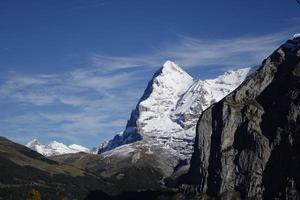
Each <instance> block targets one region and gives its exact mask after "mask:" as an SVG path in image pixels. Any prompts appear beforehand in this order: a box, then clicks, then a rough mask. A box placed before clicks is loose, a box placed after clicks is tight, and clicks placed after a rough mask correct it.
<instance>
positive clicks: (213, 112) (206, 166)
mask: <svg viewBox="0 0 300 200" xmlns="http://www.w3.org/2000/svg"><path fill="white" fill-rule="evenodd" d="M299 169H300V40H299V39H298V38H294V39H291V40H289V41H287V43H285V44H284V45H282V46H281V47H280V48H279V49H277V50H276V51H275V52H274V53H273V54H272V55H271V56H270V57H268V58H267V59H265V60H264V62H263V63H262V66H261V67H260V68H259V69H258V70H257V71H256V72H255V73H254V74H252V75H251V76H250V77H248V78H247V79H246V80H245V81H244V82H243V83H242V85H241V86H239V87H238V88H237V89H236V90H235V91H234V92H232V93H231V94H229V95H228V96H227V97H225V98H224V99H222V100H221V101H220V102H218V103H216V104H214V105H212V106H211V107H210V108H208V109H207V110H206V111H204V112H203V113H202V115H201V116H200V119H199V121H198V124H197V134H196V140H195V147H194V153H193V156H192V160H191V167H190V169H189V173H188V174H187V175H186V177H184V178H183V179H184V183H185V185H183V187H185V188H187V189H188V190H189V191H191V190H194V191H198V192H200V193H206V194H208V195H210V196H214V197H221V199H233V198H235V197H236V198H242V199H245V198H247V199H276V198H279V199H299V198H300V196H299V194H300V188H299V187H300V171H299Z"/></svg>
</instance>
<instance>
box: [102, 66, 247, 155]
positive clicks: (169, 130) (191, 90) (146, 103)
mask: <svg viewBox="0 0 300 200" xmlns="http://www.w3.org/2000/svg"><path fill="white" fill-rule="evenodd" d="M249 71H250V68H245V69H240V70H234V71H228V72H226V73H224V74H223V75H221V76H219V77H217V78H215V79H208V80H194V79H193V78H192V77H191V76H190V75H189V74H188V73H186V72H185V71H184V70H183V69H182V68H180V67H179V66H178V65H176V64H175V63H173V62H171V61H166V62H165V63H164V65H163V67H161V68H160V69H159V70H158V71H157V72H156V73H155V74H154V76H153V78H152V80H151V81H150V82H149V83H148V86H147V88H146V90H145V92H144V94H143V96H142V98H141V99H140V101H139V102H138V104H137V105H136V108H135V109H134V110H133V111H132V113H131V117H130V119H129V120H128V122H127V125H126V128H125V130H124V131H123V132H122V134H117V135H116V136H115V137H114V138H113V139H112V140H110V141H108V142H105V143H103V144H102V145H100V148H99V152H100V153H101V152H105V151H109V150H111V149H114V148H116V147H118V146H121V145H124V144H128V143H133V142H135V141H138V140H143V141H144V142H147V143H150V144H151V143H153V142H154V143H155V144H162V145H163V146H164V147H166V148H169V149H172V150H173V151H175V152H177V153H178V154H179V156H183V157H188V155H190V153H191V152H192V149H193V146H192V145H193V139H194V137H195V127H196V123H197V120H198V118H199V115H200V114H201V112H202V111H203V110H204V109H206V108H207V107H209V106H210V105H211V104H212V103H214V102H216V101H219V100H220V99H222V98H223V97H224V96H226V95H227V94H228V93H230V92H231V91H233V90H234V89H235V88H236V87H238V86H239V84H240V83H241V82H242V81H243V80H244V79H245V78H246V77H247V75H248V74H249Z"/></svg>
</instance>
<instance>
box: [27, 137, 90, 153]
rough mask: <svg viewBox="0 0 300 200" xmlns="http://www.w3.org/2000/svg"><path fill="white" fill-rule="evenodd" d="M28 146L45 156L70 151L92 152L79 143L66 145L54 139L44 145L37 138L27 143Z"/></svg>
mask: <svg viewBox="0 0 300 200" xmlns="http://www.w3.org/2000/svg"><path fill="white" fill-rule="evenodd" d="M26 146H27V147H28V148H31V149H32V150H34V151H37V152H38V153H40V154H42V155H44V156H54V155H61V154H68V153H78V152H86V153H88V152H90V150H89V149H88V148H85V147H83V146H81V145H78V144H72V145H70V146H66V145H65V144H63V143H60V142H57V141H53V142H51V143H49V144H48V145H44V144H41V143H39V141H38V140H37V139H33V140H32V141H30V142H28V143H27V144H26Z"/></svg>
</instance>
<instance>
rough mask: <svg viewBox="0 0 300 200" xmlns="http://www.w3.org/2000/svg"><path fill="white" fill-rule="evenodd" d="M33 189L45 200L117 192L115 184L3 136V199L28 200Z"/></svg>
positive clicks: (0, 173)
mask: <svg viewBox="0 0 300 200" xmlns="http://www.w3.org/2000/svg"><path fill="white" fill-rule="evenodd" d="M33 189H34V190H35V191H37V192H38V193H40V195H41V198H42V199H64V198H65V199H75V198H76V199H84V198H85V197H86V196H88V194H89V193H90V192H91V191H95V190H104V191H106V192H112V193H113V192H114V187H113V185H108V183H106V182H104V181H103V180H102V179H101V178H100V177H97V176H95V175H93V174H92V173H90V172H87V171H85V170H82V169H80V168H78V167H72V166H70V165H65V164H61V163H59V162H56V161H53V160H50V159H48V158H46V157H44V156H42V155H41V154H39V153H37V152H35V151H33V150H31V149H29V148H27V147H25V146H22V145H19V144H16V143H13V142H11V141H9V140H7V139H6V138H3V137H0V198H1V199H27V197H28V195H29V193H30V191H31V190H33Z"/></svg>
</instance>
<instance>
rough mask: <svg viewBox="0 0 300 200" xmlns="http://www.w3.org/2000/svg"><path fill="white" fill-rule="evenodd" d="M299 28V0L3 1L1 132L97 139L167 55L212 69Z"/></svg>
mask: <svg viewBox="0 0 300 200" xmlns="http://www.w3.org/2000/svg"><path fill="white" fill-rule="evenodd" d="M299 31H300V6H299V5H298V4H297V3H296V1H295V0H284V1H283V0H260V1H258V0H255V1H240V0H229V1H218V2H217V1H208V0H207V1H198V0H190V1H183V0H151V1H150V0H147V1H146V0H127V1H125V0H97V1H96V0H43V1H39V0H35V1H34V0H27V1H23V0H19V1H16V0H10V1H1V2H0V44H1V46H0V109H1V113H0V134H1V135H3V136H6V137H8V138H10V139H12V140H15V141H17V142H20V143H26V142H27V141H29V140H30V139H32V138H38V139H39V140H40V141H41V142H44V143H48V142H50V141H52V140H54V139H56V140H59V141H62V142H65V143H66V144H72V143H78V144H82V145H85V146H87V147H93V146H97V145H98V144H99V143H100V142H102V141H104V140H107V139H110V138H111V137H112V136H113V135H114V134H115V133H116V132H118V131H122V130H123V129H124V126H125V124H126V120H127V119H128V118H129V115H130V112H131V110H132V109H133V108H134V106H135V104H136V102H137V101H138V99H139V97H140V96H141V95H142V92H143V90H144V89H145V87H146V85H147V82H148V81H149V80H150V79H151V77H152V74H153V73H154V72H155V71H156V70H157V69H158V68H159V67H160V66H161V65H162V64H163V62H164V61H165V60H168V59H170V60H173V61H175V62H176V63H178V64H179V65H181V66H182V67H183V68H184V69H185V70H187V71H188V72H189V73H190V74H191V75H192V76H193V77H194V78H202V79H204V78H210V77H214V76H217V75H219V74H221V73H222V72H224V71H225V70H228V69H234V68H239V67H244V66H253V65H257V64H259V63H260V62H261V61H262V59H263V58H264V57H266V56H267V55H268V54H270V53H271V52H272V51H273V50H274V48H276V47H278V45H279V44H281V43H282V42H284V41H285V40H286V39H288V38H289V37H291V35H292V34H293V33H295V32H299Z"/></svg>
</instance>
